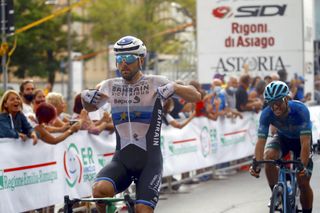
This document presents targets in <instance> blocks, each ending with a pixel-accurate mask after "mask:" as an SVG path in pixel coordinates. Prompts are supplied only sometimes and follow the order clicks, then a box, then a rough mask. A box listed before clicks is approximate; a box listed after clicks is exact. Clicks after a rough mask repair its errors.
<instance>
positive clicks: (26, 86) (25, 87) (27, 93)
mask: <svg viewBox="0 0 320 213" xmlns="http://www.w3.org/2000/svg"><path fill="white" fill-rule="evenodd" d="M34 89H35V86H34V83H33V81H32V80H25V81H23V82H22V83H21V84H20V96H21V98H22V101H23V104H22V112H23V114H25V115H26V116H28V115H29V114H33V113H34V112H33V107H32V100H33V91H34Z"/></svg>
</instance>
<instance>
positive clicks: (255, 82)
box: [249, 76, 261, 95]
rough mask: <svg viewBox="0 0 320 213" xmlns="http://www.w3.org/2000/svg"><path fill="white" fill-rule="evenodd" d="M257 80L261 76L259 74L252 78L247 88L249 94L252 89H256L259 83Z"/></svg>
mask: <svg viewBox="0 0 320 213" xmlns="http://www.w3.org/2000/svg"><path fill="white" fill-rule="evenodd" d="M259 81H261V77H260V76H256V77H254V78H253V79H252V82H251V85H250V88H249V95H250V93H251V92H252V91H255V90H256V87H257V84H258V83H259Z"/></svg>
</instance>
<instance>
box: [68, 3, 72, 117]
mask: <svg viewBox="0 0 320 213" xmlns="http://www.w3.org/2000/svg"><path fill="white" fill-rule="evenodd" d="M68 6H69V7H70V0H68ZM67 15H68V17H67V22H68V38H67V42H68V43H67V48H68V94H67V103H68V112H69V113H71V109H72V103H73V71H72V58H71V57H72V56H71V54H72V38H71V24H72V23H71V21H72V20H71V18H72V17H71V16H72V14H71V9H70V10H69V11H68V14H67Z"/></svg>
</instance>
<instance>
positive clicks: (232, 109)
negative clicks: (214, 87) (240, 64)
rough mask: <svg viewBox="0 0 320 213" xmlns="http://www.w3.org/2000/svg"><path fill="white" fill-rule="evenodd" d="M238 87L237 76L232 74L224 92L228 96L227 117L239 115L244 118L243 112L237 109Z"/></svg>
mask: <svg viewBox="0 0 320 213" xmlns="http://www.w3.org/2000/svg"><path fill="white" fill-rule="evenodd" d="M237 89H238V79H237V78H236V77H235V76H230V77H229V80H228V82H227V86H226V88H225V89H224V90H222V93H223V94H224V96H225V98H226V106H227V117H229V118H236V117H237V116H239V117H240V118H242V117H243V116H242V114H241V113H240V112H238V110H237V109H236V91H237Z"/></svg>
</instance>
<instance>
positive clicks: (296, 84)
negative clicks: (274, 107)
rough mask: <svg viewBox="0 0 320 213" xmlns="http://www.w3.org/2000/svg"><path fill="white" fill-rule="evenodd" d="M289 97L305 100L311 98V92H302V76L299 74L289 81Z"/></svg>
mask: <svg viewBox="0 0 320 213" xmlns="http://www.w3.org/2000/svg"><path fill="white" fill-rule="evenodd" d="M290 86H291V87H290V92H291V97H292V99H293V100H298V101H301V102H307V101H310V100H311V93H307V94H306V95H305V94H304V78H303V77H302V76H299V77H298V78H296V79H294V80H292V81H291V85H290Z"/></svg>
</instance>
